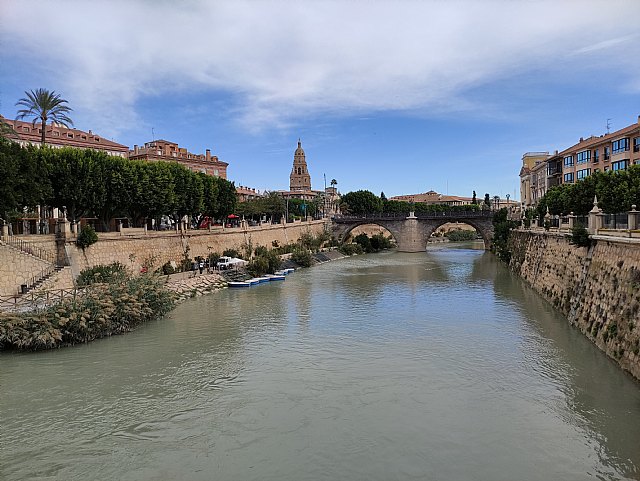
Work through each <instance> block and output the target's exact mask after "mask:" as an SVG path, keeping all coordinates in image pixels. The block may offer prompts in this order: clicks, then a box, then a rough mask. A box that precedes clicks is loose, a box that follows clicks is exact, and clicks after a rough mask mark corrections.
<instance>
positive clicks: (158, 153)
mask: <svg viewBox="0 0 640 481" xmlns="http://www.w3.org/2000/svg"><path fill="white" fill-rule="evenodd" d="M129 158H130V159H133V160H149V161H158V160H163V161H165V162H178V163H179V164H182V165H184V166H185V167H186V168H188V169H189V170H192V171H194V172H202V173H204V174H208V175H213V176H215V177H221V178H223V179H226V178H227V167H228V166H229V164H228V163H226V162H222V161H221V160H219V159H218V157H217V156H215V155H211V150H210V149H207V150H206V153H205V154H193V153H191V152H189V151H188V150H187V149H185V148H184V147H180V146H179V145H178V144H176V143H175V142H169V141H168V140H154V141H152V142H147V143H145V144H144V146H143V147H138V146H137V145H134V146H133V150H129Z"/></svg>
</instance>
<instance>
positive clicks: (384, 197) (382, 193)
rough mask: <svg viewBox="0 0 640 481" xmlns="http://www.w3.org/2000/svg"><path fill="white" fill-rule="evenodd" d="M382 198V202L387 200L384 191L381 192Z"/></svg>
mask: <svg viewBox="0 0 640 481" xmlns="http://www.w3.org/2000/svg"><path fill="white" fill-rule="evenodd" d="M380 199H382V202H384V201H385V200H387V196H386V195H384V192H380Z"/></svg>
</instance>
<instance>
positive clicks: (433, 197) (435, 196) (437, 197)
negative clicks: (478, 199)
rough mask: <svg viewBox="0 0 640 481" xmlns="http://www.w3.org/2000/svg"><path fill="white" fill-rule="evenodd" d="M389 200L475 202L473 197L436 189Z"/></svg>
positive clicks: (467, 203)
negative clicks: (450, 193)
mask: <svg viewBox="0 0 640 481" xmlns="http://www.w3.org/2000/svg"><path fill="white" fill-rule="evenodd" d="M389 200H398V201H402V202H414V203H417V202H420V203H423V204H445V205H470V204H472V203H473V198H472V197H460V196H458V195H444V194H439V193H438V192H436V191H435V190H430V191H427V192H424V193H422V194H407V195H396V196H394V197H390V198H389Z"/></svg>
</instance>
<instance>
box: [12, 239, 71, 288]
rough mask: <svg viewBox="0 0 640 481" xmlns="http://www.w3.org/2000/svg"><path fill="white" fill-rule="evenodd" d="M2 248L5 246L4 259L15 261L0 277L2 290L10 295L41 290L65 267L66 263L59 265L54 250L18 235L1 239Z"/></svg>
mask: <svg viewBox="0 0 640 481" xmlns="http://www.w3.org/2000/svg"><path fill="white" fill-rule="evenodd" d="M0 249H5V253H4V254H3V255H2V257H3V259H4V260H3V262H9V263H11V264H12V265H11V266H5V268H4V269H3V270H4V271H6V272H5V274H4V275H3V278H2V279H0V281H1V283H2V286H0V288H2V289H0V292H4V293H6V294H10V295H13V296H16V295H17V296H20V295H24V294H26V293H27V292H29V291H32V290H33V289H39V288H41V287H42V286H43V285H45V284H47V283H48V281H50V279H53V278H55V277H57V274H58V272H60V271H61V270H62V269H63V266H58V264H57V256H56V254H55V253H54V252H51V251H49V250H47V249H44V248H42V247H40V246H38V245H35V244H33V243H30V242H27V241H24V240H22V239H19V238H17V237H15V236H8V237H4V238H2V239H0ZM11 272H13V274H11ZM50 283H51V282H49V284H50Z"/></svg>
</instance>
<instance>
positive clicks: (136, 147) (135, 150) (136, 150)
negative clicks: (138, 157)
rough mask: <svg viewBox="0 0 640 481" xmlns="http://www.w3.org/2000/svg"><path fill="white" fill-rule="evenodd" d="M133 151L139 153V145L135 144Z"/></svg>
mask: <svg viewBox="0 0 640 481" xmlns="http://www.w3.org/2000/svg"><path fill="white" fill-rule="evenodd" d="M133 153H134V154H137V153H138V146H137V145H134V146H133Z"/></svg>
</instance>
